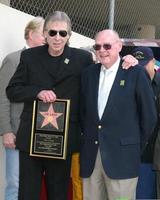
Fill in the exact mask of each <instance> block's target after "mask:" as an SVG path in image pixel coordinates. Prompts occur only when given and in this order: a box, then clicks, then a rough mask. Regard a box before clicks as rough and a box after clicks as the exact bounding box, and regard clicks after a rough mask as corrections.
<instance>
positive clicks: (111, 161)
mask: <svg viewBox="0 0 160 200" xmlns="http://www.w3.org/2000/svg"><path fill="white" fill-rule="evenodd" d="M100 67H101V64H95V65H91V66H90V67H88V68H87V70H85V72H84V73H83V76H82V95H81V98H82V103H81V112H82V113H81V125H82V130H83V135H82V148H81V153H80V164H81V176H82V177H89V176H90V175H91V174H92V172H93V169H94V165H95V160H96V156H97V151H98V148H99V149H100V154H101V159H102V165H103V168H104V171H105V172H106V174H107V175H108V176H109V177H111V178H113V179H129V178H133V177H136V176H138V171H139V164H140V156H141V148H142V149H143V148H144V146H145V144H146V142H147V140H148V138H149V136H150V134H151V133H152V130H153V128H154V126H155V123H156V108H155V102H154V95H153V91H152V88H151V84H150V81H149V79H148V77H147V76H146V73H145V71H144V70H143V69H142V67H139V66H135V67H133V68H130V69H128V70H124V69H122V67H121V64H120V66H119V69H118V71H117V74H116V77H115V80H114V83H113V86H112V88H111V91H110V94H109V97H108V101H107V105H106V107H105V110H104V113H103V116H102V118H101V120H100V119H99V117H98V109H97V108H98V106H97V101H98V85H99V73H100Z"/></svg>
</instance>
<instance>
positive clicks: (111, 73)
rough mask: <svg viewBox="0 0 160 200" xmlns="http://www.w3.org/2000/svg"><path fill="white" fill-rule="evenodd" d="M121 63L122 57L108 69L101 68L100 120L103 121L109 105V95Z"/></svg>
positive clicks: (99, 91) (99, 92)
mask: <svg viewBox="0 0 160 200" xmlns="http://www.w3.org/2000/svg"><path fill="white" fill-rule="evenodd" d="M119 63H120V57H119V58H118V59H117V61H116V62H115V63H114V64H113V65H112V66H111V67H110V68H108V69H107V68H106V67H104V66H103V65H102V66H101V71H100V77H99V90H98V114H99V119H101V117H102V115H103V112H104V109H105V106H106V104H107V100H108V97H109V93H110V90H111V88H112V85H113V82H114V80H115V77H116V74H117V71H118V67H119Z"/></svg>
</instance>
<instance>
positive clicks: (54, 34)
mask: <svg viewBox="0 0 160 200" xmlns="http://www.w3.org/2000/svg"><path fill="white" fill-rule="evenodd" d="M58 33H59V35H60V36H61V37H66V36H67V34H68V33H67V31H65V30H60V31H56V30H49V31H48V35H49V36H50V37H54V36H56V35H57V34H58Z"/></svg>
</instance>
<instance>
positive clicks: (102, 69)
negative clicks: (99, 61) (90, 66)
mask: <svg viewBox="0 0 160 200" xmlns="http://www.w3.org/2000/svg"><path fill="white" fill-rule="evenodd" d="M119 63H120V57H118V59H117V61H116V62H115V63H114V64H113V65H112V66H111V67H110V68H108V69H107V68H106V67H105V66H104V65H101V71H107V73H112V72H115V73H116V72H117V70H118V67H119Z"/></svg>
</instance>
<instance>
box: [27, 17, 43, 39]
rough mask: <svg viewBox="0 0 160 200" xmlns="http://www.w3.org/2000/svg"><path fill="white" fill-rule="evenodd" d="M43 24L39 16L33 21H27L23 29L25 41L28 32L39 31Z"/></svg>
mask: <svg viewBox="0 0 160 200" xmlns="http://www.w3.org/2000/svg"><path fill="white" fill-rule="evenodd" d="M43 24H44V19H43V17H40V16H37V17H35V18H34V19H33V20H31V21H29V22H28V24H27V25H26V27H25V29H24V38H25V39H26V40H27V39H28V38H29V32H30V31H36V30H38V29H40V28H41V26H43Z"/></svg>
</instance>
